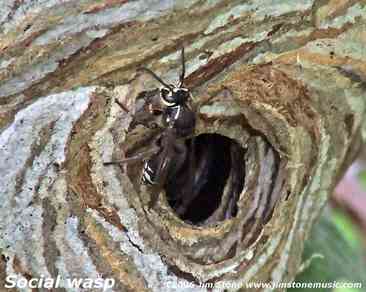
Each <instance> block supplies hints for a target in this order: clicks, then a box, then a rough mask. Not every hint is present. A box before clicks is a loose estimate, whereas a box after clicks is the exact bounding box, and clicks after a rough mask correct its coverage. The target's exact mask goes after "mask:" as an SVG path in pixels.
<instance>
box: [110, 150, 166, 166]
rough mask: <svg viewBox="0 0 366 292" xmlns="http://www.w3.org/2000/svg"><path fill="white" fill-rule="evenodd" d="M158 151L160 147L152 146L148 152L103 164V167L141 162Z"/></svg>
mask: <svg viewBox="0 0 366 292" xmlns="http://www.w3.org/2000/svg"><path fill="white" fill-rule="evenodd" d="M159 149H160V147H158V146H153V147H152V149H150V150H147V151H144V152H140V153H137V154H136V155H134V156H131V157H128V158H126V159H122V160H115V161H109V162H103V165H112V164H125V163H132V162H137V161H140V160H143V159H144V158H146V157H149V156H151V155H153V154H155V153H157V152H158V151H159Z"/></svg>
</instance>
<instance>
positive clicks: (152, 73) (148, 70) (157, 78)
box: [137, 67, 173, 90]
mask: <svg viewBox="0 0 366 292" xmlns="http://www.w3.org/2000/svg"><path fill="white" fill-rule="evenodd" d="M137 70H138V71H146V72H147V73H149V74H150V75H151V76H152V77H154V78H155V79H156V80H157V81H159V82H160V83H161V84H162V85H164V86H165V87H167V88H169V89H170V90H173V87H172V86H171V85H169V84H167V83H165V82H164V81H163V80H162V79H161V78H160V77H159V76H158V75H156V74H155V73H154V72H153V71H151V70H150V69H149V68H146V67H140V68H138V69H137Z"/></svg>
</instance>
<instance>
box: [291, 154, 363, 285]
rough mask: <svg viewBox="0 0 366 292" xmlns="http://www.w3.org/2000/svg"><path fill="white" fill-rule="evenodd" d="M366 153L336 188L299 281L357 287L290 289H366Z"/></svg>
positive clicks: (311, 240)
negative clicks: (345, 284)
mask: <svg viewBox="0 0 366 292" xmlns="http://www.w3.org/2000/svg"><path fill="white" fill-rule="evenodd" d="M365 157H366V155H365V154H363V155H361V156H360V158H359V159H358V160H357V161H355V163H354V164H353V165H352V166H351V167H350V169H349V170H348V171H347V173H346V175H345V176H344V178H343V179H342V180H341V181H340V183H339V184H338V186H337V188H336V189H335V192H334V195H333V196H332V198H331V200H330V202H329V204H328V206H327V207H326V208H325V210H324V212H323V214H322V216H321V218H319V222H318V223H317V224H316V225H315V226H314V229H313V231H312V234H311V236H310V238H309V240H308V241H307V242H306V245H305V250H304V254H303V261H304V265H303V266H304V267H303V268H304V269H303V271H302V272H301V273H300V274H299V275H298V276H297V278H296V282H328V283H329V282H333V281H337V282H358V283H360V282H361V283H362V288H361V289H356V288H338V289H332V288H329V289H327V288H320V289H310V288H307V289H300V288H298V289H288V290H287V291H289V292H293V291H297V292H298V291H322V292H323V291H324V292H327V291H330V292H356V291H357V292H358V291H366V159H365Z"/></svg>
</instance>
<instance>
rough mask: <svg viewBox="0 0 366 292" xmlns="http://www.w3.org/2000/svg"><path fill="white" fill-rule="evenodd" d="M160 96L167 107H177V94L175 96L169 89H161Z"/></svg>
mask: <svg viewBox="0 0 366 292" xmlns="http://www.w3.org/2000/svg"><path fill="white" fill-rule="evenodd" d="M160 95H161V99H162V101H163V103H164V104H166V105H167V106H173V105H175V103H176V101H175V93H174V94H173V93H172V91H170V90H169V89H167V88H162V89H160Z"/></svg>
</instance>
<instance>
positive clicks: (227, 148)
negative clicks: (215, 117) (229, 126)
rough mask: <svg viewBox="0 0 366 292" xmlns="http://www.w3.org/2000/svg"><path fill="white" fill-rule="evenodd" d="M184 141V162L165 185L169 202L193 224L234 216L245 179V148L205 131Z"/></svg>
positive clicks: (185, 219) (178, 213)
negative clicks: (185, 149) (186, 150)
mask: <svg viewBox="0 0 366 292" xmlns="http://www.w3.org/2000/svg"><path fill="white" fill-rule="evenodd" d="M186 144H187V147H188V149H189V153H190V154H189V155H188V158H187V161H186V163H185V165H184V167H182V169H181V171H180V172H179V173H178V175H177V176H176V177H174V178H173V179H170V180H168V182H167V184H166V186H165V191H166V196H167V200H168V203H169V205H170V206H171V207H172V208H173V210H174V211H175V212H176V213H177V215H178V216H179V217H180V218H181V219H182V220H184V221H186V222H190V223H191V224H194V225H196V224H200V223H202V222H205V221H206V220H208V219H209V218H210V217H214V218H211V220H210V222H214V221H222V220H225V219H229V218H231V217H234V216H236V214H237V205H236V203H237V201H238V199H239V195H240V193H241V191H242V189H243V186H244V178H245V173H244V167H245V165H244V154H245V150H244V148H242V147H241V146H240V145H239V143H238V142H236V141H235V140H233V139H230V138H228V137H225V136H222V135H219V134H207V133H206V134H201V135H198V136H196V137H195V138H194V142H193V143H192V140H191V139H188V140H187V141H186ZM192 151H194V153H193V157H194V159H193V161H194V162H193V166H192V164H191V163H192V162H191V161H190V159H189V157H191V156H190V155H192Z"/></svg>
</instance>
